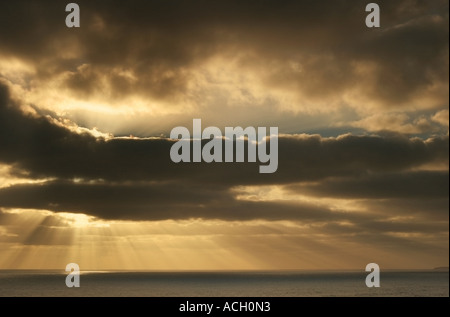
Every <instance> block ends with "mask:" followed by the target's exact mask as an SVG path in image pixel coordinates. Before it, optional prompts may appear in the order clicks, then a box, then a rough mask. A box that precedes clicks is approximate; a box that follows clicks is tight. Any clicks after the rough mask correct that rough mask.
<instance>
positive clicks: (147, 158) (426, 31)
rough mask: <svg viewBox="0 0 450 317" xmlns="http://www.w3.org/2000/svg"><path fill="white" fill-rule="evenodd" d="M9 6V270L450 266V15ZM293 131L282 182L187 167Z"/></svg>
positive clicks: (3, 224)
mask: <svg viewBox="0 0 450 317" xmlns="http://www.w3.org/2000/svg"><path fill="white" fill-rule="evenodd" d="M76 3H77V4H78V5H79V7H80V17H81V19H80V24H81V25H80V27H79V28H68V27H66V25H65V19H66V16H67V14H68V13H67V12H65V5H66V4H67V3H64V1H44V0H40V1H2V2H1V4H0V254H1V257H0V269H64V268H65V266H66V264H68V263H72V262H74V263H77V264H79V266H80V268H81V270H83V269H85V270H88V269H89V270H107V269H111V270H119V269H124V270H281V269H303V270H315V269H320V270H322V269H359V270H363V269H364V268H365V266H366V264H368V263H371V262H374V263H377V264H379V265H380V268H381V269H382V270H383V269H384V268H386V269H417V268H424V269H431V268H434V267H440V266H448V262H449V101H448V100H449V87H448V85H449V43H448V37H449V23H448V22H449V14H448V12H449V9H448V1H441V0H431V1H420V0H395V1H377V2H376V3H377V4H378V5H379V7H380V12H381V27H379V28H368V27H366V25H365V19H366V16H367V14H368V13H367V12H366V11H365V7H366V5H367V4H368V3H369V1H360V0H357V1H344V0H333V1H325V0H321V1H287V0H286V1H269V0H267V1H256V0H244V1H237V0H228V1H222V0H219V1H206V0H204V1H197V0H194V1H174V0H170V1H162V0H158V1H156V0H150V1H127V2H123V1H98V0H90V1H77V2H76ZM195 118H199V119H201V120H202V127H207V126H214V127H218V128H219V129H221V131H224V128H225V127H237V126H241V127H244V128H245V127H267V128H269V127H278V131H279V136H278V169H277V171H276V172H275V173H271V174H260V173H259V172H258V166H259V164H255V163H252V162H234V163H217V162H213V163H205V162H201V163H183V162H181V163H174V162H172V161H171V159H170V155H169V154H170V148H171V146H172V145H173V144H174V143H175V140H173V139H171V138H170V132H171V130H172V129H173V128H175V127H177V126H183V127H187V128H188V129H189V130H190V131H192V129H193V127H192V124H193V119H195Z"/></svg>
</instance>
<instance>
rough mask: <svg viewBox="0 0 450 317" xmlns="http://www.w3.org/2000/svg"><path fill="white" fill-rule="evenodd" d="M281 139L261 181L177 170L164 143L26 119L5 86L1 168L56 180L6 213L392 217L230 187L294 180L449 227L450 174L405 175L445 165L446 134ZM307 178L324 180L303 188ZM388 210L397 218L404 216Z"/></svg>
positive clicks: (245, 168)
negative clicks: (251, 195) (244, 194)
mask: <svg viewBox="0 0 450 317" xmlns="http://www.w3.org/2000/svg"><path fill="white" fill-rule="evenodd" d="M279 141H280V142H279V170H278V171H277V172H276V173H274V174H270V175H267V174H258V168H257V164H248V163H247V164H241V163H234V164H225V163H213V164H206V163H198V164H194V163H182V164H175V163H173V162H171V160H170V157H169V151H170V145H171V144H172V142H171V141H169V140H167V139H146V140H138V139H112V140H108V141H106V140H104V139H101V138H94V137H93V136H91V135H89V134H81V135H80V134H76V133H74V132H71V131H69V130H68V129H66V128H64V127H61V126H59V125H56V124H55V123H52V122H51V121H49V120H48V119H47V118H45V117H42V116H37V115H29V114H25V113H23V112H21V111H20V110H19V108H18V105H17V104H16V103H15V102H14V101H13V100H11V98H10V97H9V92H8V89H7V88H6V87H5V86H2V85H0V149H1V151H0V162H3V163H6V164H9V165H10V166H12V167H13V172H14V171H15V172H16V173H22V175H26V176H27V177H29V178H33V177H40V178H42V177H45V178H50V177H51V178H56V179H58V180H55V181H46V182H42V183H35V184H17V185H12V186H9V187H4V188H1V189H0V206H1V207H4V208H5V207H6V208H29V209H45V210H51V211H55V212H81V213H87V214H89V215H94V216H97V217H99V218H103V219H129V220H162V219H189V218H203V219H223V220H252V219H270V220H283V219H290V220H299V221H308V222H325V221H334V222H339V221H350V222H352V223H354V224H360V225H361V227H360V228H364V227H365V226H366V225H365V224H367V223H370V222H371V221H378V222H382V221H384V220H383V219H384V218H389V217H390V216H391V214H389V213H385V214H383V217H384V218H383V217H382V218H378V217H377V216H373V215H367V216H364V215H357V214H354V213H348V212H344V211H336V210H330V209H328V208H326V207H320V206H317V205H314V204H312V203H305V202H301V203H300V202H292V201H291V202H276V201H275V202H273V201H272V202H267V201H243V200H239V199H237V198H236V197H235V195H236V192H235V190H234V189H233V188H232V187H234V186H238V185H265V184H279V185H287V184H289V183H297V184H295V185H288V186H287V187H286V188H287V189H290V190H294V191H297V192H299V193H301V194H305V193H306V194H308V195H322V196H331V197H344V198H345V197H349V198H359V199H369V200H375V201H376V200H377V199H381V198H383V199H384V198H389V199H392V200H393V201H394V202H395V201H397V203H398V204H397V207H398V209H399V210H401V209H402V206H403V207H404V206H406V205H405V203H407V202H408V201H411V200H417V201H418V202H419V204H420V203H421V202H422V200H426V201H427V203H426V204H425V205H422V206H421V208H420V211H421V212H422V213H423V212H424V210H426V212H428V213H431V214H433V212H434V210H438V211H437V212H436V214H437V215H439V214H441V216H436V217H432V218H433V219H438V220H439V219H441V220H442V219H444V220H445V215H444V216H442V213H441V212H440V211H439V210H441V209H442V208H444V210H445V206H448V198H447V197H446V195H447V193H448V172H408V169H411V168H414V167H419V166H421V165H423V164H430V163H436V162H437V163H445V162H448V137H440V138H439V137H436V138H434V139H429V140H427V141H424V140H421V139H418V138H414V139H409V138H406V137H404V136H399V135H391V134H387V135H384V136H351V135H346V136H341V137H339V138H321V137H320V136H318V135H315V136H308V135H298V136H282V137H281V138H280V140H279ZM344 176H345V178H342V177H344ZM336 177H340V178H336ZM74 179H75V180H74ZM77 179H78V180H77ZM305 181H319V183H318V184H316V185H314V184H310V183H309V184H308V186H306V185H301V183H302V182H305ZM298 183H300V184H298ZM372 203H375V202H372ZM389 205H394V204H390V200H388V201H385V202H383V203H380V206H384V208H383V207H377V208H383V209H386V206H389ZM415 205H417V204H415ZM443 206H444V207H443ZM391 208H393V209H391V210H392V211H393V213H392V214H394V212H395V213H398V210H396V209H395V208H394V207H392V206H391ZM404 209H405V208H404ZM407 211H408V210H407V209H406V210H403V211H402V212H407ZM381 214H382V213H380V215H381ZM411 214H413V213H411ZM427 228H428V227H427ZM425 229H426V228H425ZM425 229H424V230H425ZM355 230H356V229H355Z"/></svg>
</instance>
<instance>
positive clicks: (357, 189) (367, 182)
mask: <svg viewBox="0 0 450 317" xmlns="http://www.w3.org/2000/svg"><path fill="white" fill-rule="evenodd" d="M448 184H449V178H448V171H445V172H429V171H421V172H409V173H396V174H390V173H388V174H369V175H362V176H361V177H358V178H347V179H346V178H343V179H331V180H324V181H322V182H320V183H318V184H314V185H313V184H308V185H292V186H288V187H287V189H289V190H292V191H294V192H300V193H303V194H308V195H317V196H320V197H339V198H372V199H381V198H414V199H417V198H419V199H422V198H445V197H448V192H449V185H448Z"/></svg>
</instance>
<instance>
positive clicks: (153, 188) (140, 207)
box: [0, 182, 354, 221]
mask: <svg viewBox="0 0 450 317" xmlns="http://www.w3.org/2000/svg"><path fill="white" fill-rule="evenodd" d="M24 197H27V199H24ZM0 201H1V204H2V206H3V207H8V208H34V209H45V210H51V211H56V212H83V213H87V214H89V215H93V216H96V217H99V218H103V219H127V220H164V219H190V218H203V219H222V220H253V219H267V220H283V219H291V220H305V221H312V220H314V221H321V220H322V221H325V220H327V221H332V220H339V219H348V218H350V219H351V218H353V217H354V216H352V215H345V214H343V213H340V212H336V211H331V210H328V209H327V208H322V207H317V206H314V205H312V204H307V203H298V204H295V203H294V204H287V203H274V202H251V201H239V200H236V199H235V198H234V197H233V196H232V195H231V194H229V193H228V192H227V191H221V190H220V189H216V190H213V189H211V188H205V187H202V186H193V185H192V184H189V183H186V184H184V185H177V184H175V185H174V184H167V185H160V184H155V185H141V186H139V185H129V186H127V185H89V184H76V183H68V182H63V183H62V182H49V183H45V184H39V185H37V186H36V185H16V186H11V187H7V188H2V189H0Z"/></svg>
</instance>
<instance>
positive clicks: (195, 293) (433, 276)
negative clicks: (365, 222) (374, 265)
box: [0, 269, 449, 297]
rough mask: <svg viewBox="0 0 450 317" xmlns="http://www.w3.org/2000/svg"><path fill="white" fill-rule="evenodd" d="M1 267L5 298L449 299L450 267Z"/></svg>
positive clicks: (0, 289)
mask: <svg viewBox="0 0 450 317" xmlns="http://www.w3.org/2000/svg"><path fill="white" fill-rule="evenodd" d="M67 274H68V273H67V272H64V271H63V270H26V269H25V270H23V269H22V270H20V269H19V270H0V296H1V297H104V296H107V297H380V296H381V297H398V296H401V297H411V296H412V297H416V296H419V297H445V296H449V274H448V271H445V272H443V271H437V270H433V269H427V270H423V269H422V270H384V271H383V272H381V274H380V280H381V285H380V287H372V288H369V287H367V286H366V284H365V279H366V276H367V274H368V272H364V271H361V270H359V271H355V270H345V271H344V270H341V271H336V270H333V271H331V270H328V271H326V270H315V271H306V270H303V271H299V270H276V271H274V270H272V271H267V270H266V271H262V270H259V271H242V270H241V271H236V270H234V271H211V270H210V271H183V272H182V271H130V270H121V271H107V270H102V271H98V270H97V271H89V270H85V271H81V272H80V287H73V288H69V287H67V286H66V284H65V280H66V277H67Z"/></svg>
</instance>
